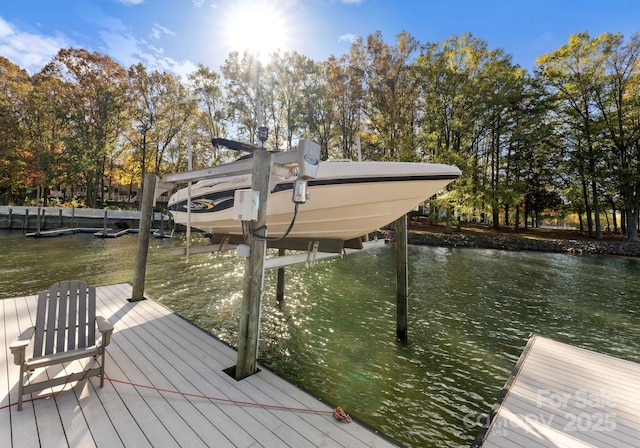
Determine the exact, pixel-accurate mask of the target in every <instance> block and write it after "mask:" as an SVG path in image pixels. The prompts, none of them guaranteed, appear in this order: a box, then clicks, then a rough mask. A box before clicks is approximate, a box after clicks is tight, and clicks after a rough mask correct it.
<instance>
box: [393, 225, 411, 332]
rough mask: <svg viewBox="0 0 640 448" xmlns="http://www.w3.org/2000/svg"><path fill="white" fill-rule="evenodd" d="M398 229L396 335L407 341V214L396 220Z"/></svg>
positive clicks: (396, 228)
mask: <svg viewBox="0 0 640 448" xmlns="http://www.w3.org/2000/svg"><path fill="white" fill-rule="evenodd" d="M395 230H396V337H397V338H398V340H399V341H401V342H406V341H407V338H408V336H407V331H408V326H409V299H408V295H409V294H408V293H409V274H408V270H407V264H408V262H407V215H402V216H401V217H400V218H398V219H397V220H396V222H395Z"/></svg>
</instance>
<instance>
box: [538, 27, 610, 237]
mask: <svg viewBox="0 0 640 448" xmlns="http://www.w3.org/2000/svg"><path fill="white" fill-rule="evenodd" d="M601 40H602V39H601V38H596V39H591V38H590V36H589V34H588V33H586V32H584V33H579V34H573V35H571V37H569V42H568V44H567V45H563V46H562V47H561V48H559V49H558V50H555V51H553V52H551V53H548V54H545V55H542V56H540V57H539V58H538V59H537V61H536V74H537V76H538V77H539V78H541V79H542V80H543V81H544V82H545V83H546V84H547V85H548V87H549V88H550V89H552V91H553V93H555V94H556V95H557V96H558V97H559V99H560V101H561V102H562V105H563V107H562V110H561V111H560V113H562V114H563V115H564V116H565V117H566V119H565V122H566V124H567V125H568V126H569V127H570V128H572V129H573V130H574V131H575V132H576V133H577V134H578V137H579V138H578V140H577V141H578V142H579V143H580V144H579V145H578V146H576V147H575V148H574V151H573V152H572V155H573V157H576V158H577V159H578V160H583V161H585V166H584V168H585V176H586V179H587V180H588V182H589V184H590V187H591V201H592V204H593V210H594V215H595V227H596V238H598V239H601V238H602V226H601V224H600V201H599V198H598V183H599V179H598V173H597V168H598V165H600V164H601V163H602V162H603V159H604V156H605V154H604V152H603V151H599V147H598V145H597V144H596V140H597V135H598V133H599V131H600V129H599V122H598V120H599V116H598V111H597V108H596V103H595V92H596V90H598V89H599V87H598V85H599V84H601V83H602V82H603V81H604V76H603V75H604V73H603V64H602V53H601V51H600V45H601ZM585 200H586V198H585ZM587 222H588V224H589V233H590V234H592V224H591V214H590V213H587Z"/></svg>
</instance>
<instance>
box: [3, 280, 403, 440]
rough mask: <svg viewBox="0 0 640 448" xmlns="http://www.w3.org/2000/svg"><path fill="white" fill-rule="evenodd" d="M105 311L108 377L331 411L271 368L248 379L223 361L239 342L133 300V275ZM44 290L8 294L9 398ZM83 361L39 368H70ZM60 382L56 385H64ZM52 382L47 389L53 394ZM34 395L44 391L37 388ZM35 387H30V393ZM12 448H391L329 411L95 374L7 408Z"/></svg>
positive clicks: (9, 399) (104, 299) (230, 359)
mask: <svg viewBox="0 0 640 448" xmlns="http://www.w3.org/2000/svg"><path fill="white" fill-rule="evenodd" d="M97 292H98V294H97V298H98V314H101V315H103V316H105V317H106V318H108V319H109V320H110V321H111V322H112V323H113V324H114V327H115V331H114V333H113V336H112V339H111V344H110V345H109V347H107V362H106V376H107V377H108V378H112V379H115V380H121V381H127V382H132V383H137V384H143V385H149V386H153V387H156V388H165V389H168V390H176V391H181V392H185V393H190V394H197V395H204V396H211V397H219V398H222V399H227V400H239V401H246V402H255V403H266V404H274V405H284V406H292V407H297V408H307V409H319V410H323V411H330V410H331V408H329V407H328V406H327V405H326V404H324V403H323V402H321V401H319V400H318V399H316V398H314V397H312V396H311V395H309V394H307V393H305V392H304V391H302V390H300V389H299V388H297V387H295V386H294V385H292V384H290V383H288V382H287V381H285V380H283V379H282V378H280V377H278V376H277V375H275V374H273V373H271V372H269V371H268V370H266V369H264V368H263V369H262V371H261V372H259V373H258V374H256V375H252V376H251V377H249V378H246V379H244V380H242V381H239V382H238V381H236V380H235V379H233V378H231V377H230V376H228V375H227V374H226V373H224V372H223V371H222V370H223V369H224V368H227V367H231V366H233V365H234V364H235V363H236V357H237V354H236V352H235V350H233V349H232V348H231V347H229V346H227V345H226V344H224V343H222V342H220V341H218V340H216V339H215V338H213V337H211V336H210V335H208V334H207V333H206V332H204V331H203V330H201V329H200V328H197V327H196V326H194V325H192V324H191V323H189V322H187V321H186V320H184V319H182V318H180V317H179V316H177V315H175V314H174V313H172V312H171V311H170V310H168V309H167V308H166V307H164V306H162V305H161V304H159V303H157V302H155V301H153V300H145V301H141V302H135V303H130V302H128V301H127V298H128V297H130V295H131V286H130V285H129V284H126V283H123V284H116V285H109V286H101V287H99V288H98V291H97ZM35 304H36V296H28V297H20V298H15V299H4V300H1V301H0V313H1V316H0V322H2V323H3V324H4V325H3V330H2V331H0V342H1V343H2V346H3V350H2V351H0V400H1V401H0V406H3V405H8V404H10V403H14V402H15V401H16V399H17V387H18V376H19V367H18V366H15V365H14V364H13V359H12V358H11V355H10V351H9V348H8V346H9V344H10V343H11V342H12V341H13V340H14V339H15V337H16V336H17V335H18V334H19V333H20V331H22V330H24V329H25V328H27V327H28V326H30V325H31V324H32V316H33V315H34V313H35ZM82 369H83V366H82V365H81V362H79V361H76V362H74V363H71V364H67V365H65V366H64V367H59V368H56V367H55V366H54V367H50V368H48V369H47V370H46V372H36V374H40V375H42V374H46V375H60V376H66V375H67V374H68V373H71V372H78V371H81V370H82ZM60 388H61V387H58V388H56V389H55V390H58V389H60ZM50 393H51V390H48V391H43V392H42V393H40V395H48V394H50ZM34 395H35V394H34ZM27 398H28V396H25V399H27ZM0 446H2V447H3V448H4V447H11V448H15V447H36V446H42V447H47V448H49V447H77V446H82V447H92V446H95V447H98V448H101V447H109V448H111V447H135V448H138V447H170V448H173V447H189V448H193V447H208V446H215V447H246V448H258V447H270V448H271V447H315V446H329V447H332V446H333V447H341V446H348V447H391V446H397V445H395V444H393V443H391V442H390V441H389V440H388V439H386V438H383V437H380V436H379V435H377V434H375V433H374V432H371V431H370V430H368V429H367V428H365V427H364V426H362V425H359V424H357V423H356V422H354V423H351V424H346V423H343V422H339V421H337V420H335V419H334V418H333V417H332V416H330V415H326V414H308V413H296V412H291V411H285V410H277V409H266V408H260V407H249V406H240V405H237V404H233V403H225V402H219V401H210V400H207V399H204V398H195V397H185V396H182V395H177V394H169V393H166V392H159V391H157V390H152V389H146V388H136V387H133V386H131V385H128V384H122V383H119V382H110V381H108V380H105V384H104V387H103V388H100V387H99V379H97V378H92V379H90V380H87V381H83V382H80V383H77V384H71V385H67V386H66V387H65V389H64V390H63V391H62V392H61V393H60V394H59V395H57V396H55V397H54V398H48V399H43V400H37V401H33V402H27V403H25V404H24V405H23V410H22V411H21V412H18V411H17V408H16V407H15V406H12V407H10V408H7V409H2V410H0Z"/></svg>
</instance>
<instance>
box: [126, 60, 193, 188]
mask: <svg viewBox="0 0 640 448" xmlns="http://www.w3.org/2000/svg"><path fill="white" fill-rule="evenodd" d="M129 78H130V80H131V104H132V112H131V114H132V118H133V120H134V121H133V128H132V130H131V131H129V132H128V141H129V142H130V144H131V145H132V148H133V149H134V150H135V151H136V153H137V154H138V156H137V159H138V160H139V163H140V174H141V176H142V179H140V182H141V183H142V180H143V179H144V175H145V174H147V173H149V172H153V173H155V174H156V175H159V174H161V173H163V172H164V164H165V162H166V161H165V157H166V156H167V154H168V153H169V152H171V148H172V146H173V145H175V144H176V137H177V136H178V135H179V134H181V133H183V134H185V132H184V131H185V130H186V128H187V125H188V124H189V120H190V118H191V117H192V115H193V113H194V112H195V110H196V102H195V99H194V98H193V96H192V95H191V94H190V93H189V92H188V91H187V89H186V87H185V86H184V85H183V84H182V83H181V81H180V80H179V79H178V78H176V77H175V76H173V75H170V74H168V73H159V72H157V71H154V72H152V73H150V74H148V73H147V71H146V69H145V67H144V66H143V65H142V64H137V65H135V66H132V67H131V68H130V69H129ZM184 143H186V142H184V140H183V144H182V145H181V148H182V151H183V152H184V148H186V144H184Z"/></svg>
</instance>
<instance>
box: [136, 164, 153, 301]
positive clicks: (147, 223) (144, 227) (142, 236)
mask: <svg viewBox="0 0 640 448" xmlns="http://www.w3.org/2000/svg"><path fill="white" fill-rule="evenodd" d="M155 191H156V176H155V174H145V176H144V191H143V194H142V210H141V211H140V229H139V232H138V244H137V246H136V262H135V266H134V271H133V291H132V292H131V301H132V302H135V301H138V300H144V277H145V274H146V270H147V253H148V252H149V234H150V233H151V215H153V195H154V194H155Z"/></svg>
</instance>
